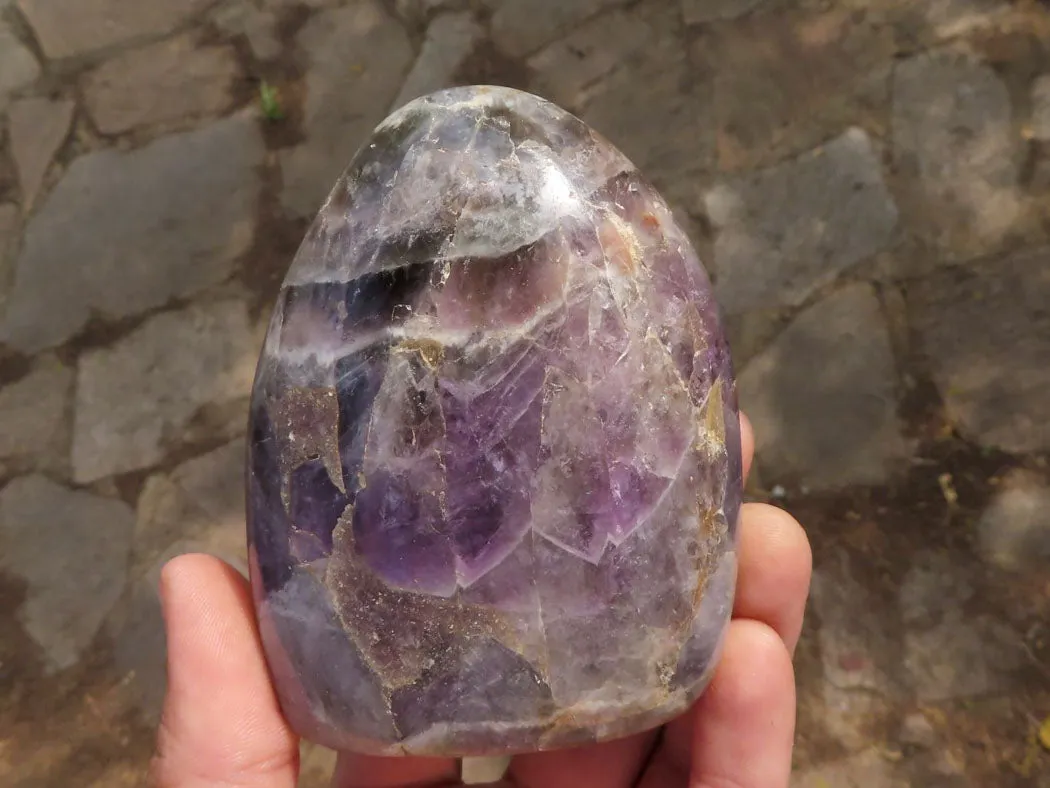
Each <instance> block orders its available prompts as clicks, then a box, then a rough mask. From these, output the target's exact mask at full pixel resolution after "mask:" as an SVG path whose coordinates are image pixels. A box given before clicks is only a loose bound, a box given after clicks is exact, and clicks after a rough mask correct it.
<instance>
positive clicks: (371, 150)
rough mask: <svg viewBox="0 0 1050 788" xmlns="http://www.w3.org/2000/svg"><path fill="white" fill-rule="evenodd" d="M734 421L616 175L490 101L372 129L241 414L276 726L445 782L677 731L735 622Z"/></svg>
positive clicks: (457, 92)
mask: <svg viewBox="0 0 1050 788" xmlns="http://www.w3.org/2000/svg"><path fill="white" fill-rule="evenodd" d="M737 419H738V417H737V409H736V395H735V384H734V381H733V374H732V369H731V365H730V360H729V354H728V349H727V346H726V341H725V337H724V334H723V331H722V328H721V325H720V321H719V316H718V309H717V307H716V305H715V303H714V301H713V295H712V291H711V286H710V283H709V280H708V278H707V275H706V273H705V272H704V270H703V267H702V266H701V264H700V262H699V260H698V258H697V256H696V254H695V252H694V251H693V248H692V246H691V245H690V243H689V241H688V239H687V238H686V236H685V234H684V233H683V231H682V230H681V228H680V227H679V226H678V225H677V224H676V223H675V221H674V218H673V217H672V215H671V212H670V210H669V209H668V207H667V205H666V204H665V202H664V201H663V199H662V198H661V197H660V195H659V194H658V193H657V192H656V191H655V189H654V188H653V187H652V186H651V185H650V184H649V183H648V182H647V181H646V180H645V178H644V177H643V176H642V175H641V174H640V173H639V172H638V171H637V170H636V169H635V168H634V167H633V166H632V165H631V163H630V162H629V161H628V160H627V159H626V158H624V156H623V155H622V154H621V153H619V152H618V151H617V150H616V149H615V148H614V147H613V146H612V145H610V144H609V143H608V142H607V141H606V140H604V139H603V138H602V137H600V136H599V135H598V134H597V133H595V132H594V131H592V130H591V129H589V128H588V127H587V126H586V125H585V124H583V123H582V122H581V121H580V120H578V119H577V118H575V117H573V116H572V115H570V114H568V113H566V112H564V111H563V110H561V109H559V108H558V107H556V106H554V105H552V104H550V103H548V102H546V101H543V100H542V99H539V98H537V97H535V96H531V95H529V94H526V93H521V92H518V91H513V90H509V89H503V88H491V87H472V88H457V89H453V90H448V91H442V92H439V93H436V94H432V95H430V96H427V97H424V98H422V99H418V100H416V101H414V102H412V103H410V104H408V105H406V106H405V107H403V108H402V109H400V110H399V111H397V112H395V113H394V114H393V115H391V116H390V117H389V118H388V119H387V120H386V121H384V122H383V123H382V124H381V125H380V126H379V127H378V128H377V129H376V130H375V132H374V134H373V136H372V137H371V139H370V140H369V141H368V142H367V143H366V144H365V145H364V146H363V147H362V149H361V150H360V151H359V152H358V154H357V155H356V157H355V158H354V159H353V161H352V162H351V164H350V166H349V167H348V169H347V170H346V171H345V172H344V173H343V175H342V176H341V177H340V178H339V179H338V182H337V183H336V185H335V187H334V189H333V190H332V192H331V195H330V196H329V198H328V200H327V201H326V203H325V205H324V207H323V208H322V210H321V212H320V214H319V215H318V216H317V218H316V220H315V221H314V223H313V225H312V226H311V227H310V229H309V231H308V233H307V236H306V238H305V240H304V241H303V244H302V246H301V248H300V250H299V252H298V253H297V255H296V257H295V260H294V261H293V263H292V265H291V268H290V270H289V272H288V275H287V278H286V279H285V282H284V284H283V286H282V289H281V293H280V297H279V300H278V303H277V304H276V306H275V309H274V312H273V317H272V320H271V323H270V327H269V331H268V334H267V338H266V343H265V347H264V348H263V352H262V356H261V359H260V362H259V367H258V372H257V376H256V382H255V387H254V391H253V395H252V400H251V427H250V441H249V456H248V511H249V522H248V529H249V542H250V546H251V569H252V573H251V574H252V584H253V590H254V594H255V601H256V608H257V612H258V616H259V620H260V626H261V630H262V634H263V641H264V646H265V648H266V652H267V657H268V660H269V663H270V666H271V670H272V673H273V676H274V680H275V683H276V687H277V691H278V694H279V697H280V700H281V704H282V707H283V709H284V712H285V714H286V715H287V717H288V718H289V720H290V721H291V723H292V724H293V726H294V727H295V728H296V729H297V730H298V731H299V732H300V733H301V734H302V735H304V736H306V737H307V738H310V739H313V740H314V741H317V742H319V743H321V744H325V745H327V746H329V747H334V748H340V749H352V750H357V751H362V752H372V753H385V754H431V755H457V756H458V755H479V754H497V753H509V752H520V751H528V750H536V749H545V748H553V747H561V746H569V745H576V744H585V743H588V742H594V741H600V740H604V739H608V738H614V737H618V736H623V735H627V734H630V733H633V732H635V731H638V730H642V729H645V728H648V727H652V726H655V725H658V724H660V723H662V722H664V721H666V720H667V719H669V718H670V717H672V716H674V715H676V714H679V713H681V712H682V711H684V710H685V708H686V707H687V706H688V705H689V704H690V703H691V702H692V701H693V700H694V699H695V698H696V697H697V695H698V694H699V693H700V692H701V691H702V689H703V688H704V686H705V685H706V683H707V681H708V678H709V676H710V674H711V671H712V669H713V667H714V664H715V661H716V659H717V655H718V652H719V647H720V643H721V640H722V637H723V633H724V630H725V627H726V624H727V622H728V619H729V615H730V612H731V610H732V599H733V587H734V584H735V576H736V521H737V515H738V512H739V508H740V497H741V489H740V487H741V478H740V475H741V460H740V437H739V425H738V420H737Z"/></svg>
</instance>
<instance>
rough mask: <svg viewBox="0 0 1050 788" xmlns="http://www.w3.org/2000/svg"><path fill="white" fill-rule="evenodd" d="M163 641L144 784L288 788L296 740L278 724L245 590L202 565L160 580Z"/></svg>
mask: <svg viewBox="0 0 1050 788" xmlns="http://www.w3.org/2000/svg"><path fill="white" fill-rule="evenodd" d="M160 594H161V603H162V605H163V609H164V620H165V627H166V631H167V639H168V692H167V696H166V697H165V700H164V712H163V715H162V717H161V724H160V731H159V733H158V736H157V755H156V757H155V758H154V762H153V779H154V783H155V784H156V785H157V786H158V788H226V786H237V787H238V788H294V786H295V784H296V775H297V773H298V770H299V748H298V742H297V740H296V737H295V735H294V734H293V733H292V731H291V730H290V729H289V727H288V724H287V723H286V722H285V720H284V717H283V716H282V715H281V711H280V707H279V706H278V704H277V698H276V696H275V694H274V691H273V688H272V686H271V683H270V677H269V673H268V671H267V668H266V662H265V659H264V657H263V652H262V646H261V644H260V641H259V633H258V629H257V627H256V623H255V616H254V613H253V611H252V601H251V594H250V591H249V588H248V583H247V581H246V580H245V579H244V578H243V577H242V576H241V575H240V574H238V573H237V571H236V570H234V569H233V567H231V566H229V565H228V564H226V563H223V562H222V561H220V560H219V559H217V558H212V557H211V556H206V555H185V556H180V557H178V558H175V559H173V560H172V561H170V562H169V563H168V564H167V565H166V566H165V567H164V570H163V572H162V573H161V581H160Z"/></svg>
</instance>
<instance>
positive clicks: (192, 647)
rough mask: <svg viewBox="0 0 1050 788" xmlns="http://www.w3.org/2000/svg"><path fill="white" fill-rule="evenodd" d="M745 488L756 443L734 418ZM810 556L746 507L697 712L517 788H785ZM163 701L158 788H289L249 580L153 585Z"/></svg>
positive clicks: (221, 576)
mask: <svg viewBox="0 0 1050 788" xmlns="http://www.w3.org/2000/svg"><path fill="white" fill-rule="evenodd" d="M741 421H742V425H741V426H742V429H741V435H742V440H743V444H744V446H743V449H744V450H743V454H744V472H745V475H746V473H747V471H748V469H749V467H750V464H751V457H752V454H753V450H754V440H753V436H752V432H751V428H750V425H749V424H748V422H747V420H746V419H745V418H742V419H741ZM811 561H812V559H811V554H810V548H809V543H808V541H807V540H806V536H805V533H804V532H803V530H802V528H801V526H800V525H799V524H798V523H797V522H796V521H795V520H794V519H793V518H792V517H790V516H789V515H788V514H787V513H785V512H784V511H782V510H780V509H777V508H774V507H772V506H767V505H765V504H745V505H744V507H743V509H742V515H741V528H740V550H739V574H738V580H737V590H736V600H735V603H734V607H733V621H732V623H731V624H730V625H729V630H728V633H727V635H726V642H725V647H724V650H723V653H722V658H721V661H720V662H719V664H718V667H717V669H716V671H715V675H714V678H713V679H712V681H711V684H710V685H709V686H708V688H707V690H706V691H705V692H704V694H703V695H702V696H701V697H700V699H699V700H698V701H697V702H696V704H694V706H693V707H692V708H691V709H690V710H689V711H688V712H687V713H686V714H684V715H682V716H681V717H679V718H677V719H675V720H672V721H671V722H670V723H668V724H667V725H665V726H663V728H661V729H660V730H659V731H649V732H646V733H641V734H637V735H635V736H631V737H629V738H626V739H619V740H616V741H611V742H605V743H602V744H598V745H593V746H590V747H583V748H579V749H572V750H560V751H554V752H545V753H534V754H528V755H519V756H516V757H515V758H514V759H513V760H512V761H511V765H510V767H509V769H508V771H507V774H506V776H505V778H504V782H503V783H501V785H504V786H514V787H515V788H628V786H638V787H639V788H678V787H679V786H682V788H685V786H689V788H786V787H787V785H788V779H789V775H790V771H791V753H792V747H793V742H794V731H795V680H794V671H793V669H792V665H791V654H792V652H793V651H794V649H795V645H796V643H797V642H798V638H799V633H800V632H801V629H802V619H803V613H804V610H805V604H806V598H807V596H808V592H809V581H810V571H811ZM161 599H162V602H163V607H164V617H165V621H166V627H167V637H168V692H167V697H166V698H165V702H164V713H163V717H162V721H161V726H160V731H159V734H158V738H157V755H156V757H155V759H154V763H153V777H154V780H155V782H156V784H157V786H158V788H233V787H234V786H236V787H237V788H294V786H295V785H296V783H297V776H298V768H299V762H298V759H299V742H298V739H297V737H296V736H295V734H294V733H293V732H292V731H291V729H290V728H289V727H288V724H287V722H285V720H284V717H283V716H282V714H281V711H280V707H279V706H278V703H277V698H276V695H275V694H274V690H273V687H272V685H271V683H270V678H269V674H268V672H267V667H266V662H265V660H264V657H263V651H262V645H261V643H260V640H259V633H258V629H257V627H256V623H255V615H254V612H253V609H252V600H251V591H250V588H249V586H248V583H247V581H246V580H245V579H244V578H243V577H242V576H241V575H240V574H239V573H238V572H237V571H236V570H234V569H233V568H232V567H230V566H229V565H227V564H225V563H223V562H222V561H219V560H218V559H216V558H212V557H210V556H204V555H186V556H181V557H179V558H176V559H174V560H172V561H171V562H170V563H168V565H167V566H166V567H165V568H164V571H163V573H162V576H161ZM458 784H459V762H458V761H457V760H455V759H446V758H379V757H374V756H365V755H357V754H354V753H342V754H341V755H340V757H339V761H338V765H337V768H336V775H335V776H334V778H333V785H334V786H336V788H395V787H396V786H415V788H431V787H432V788H439V787H440V788H446V786H455V785H458Z"/></svg>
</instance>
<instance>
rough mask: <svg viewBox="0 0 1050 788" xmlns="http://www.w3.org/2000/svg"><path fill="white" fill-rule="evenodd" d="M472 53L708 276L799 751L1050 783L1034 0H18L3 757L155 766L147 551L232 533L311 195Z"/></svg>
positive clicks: (6, 261) (5, 196)
mask: <svg viewBox="0 0 1050 788" xmlns="http://www.w3.org/2000/svg"><path fill="white" fill-rule="evenodd" d="M263 82H264V83H265V84H266V85H268V86H272V87H273V88H275V89H276V90H277V92H278V95H279V112H275V111H273V110H274V108H273V107H270V111H269V112H267V111H266V108H265V107H264V106H263V104H262V102H260V99H259V89H260V83H263ZM481 82H488V83H496V84H505V85H510V86H513V87H520V88H526V89H529V90H532V91H534V92H538V93H540V94H542V95H545V96H547V97H549V98H551V99H553V100H555V101H557V102H559V103H561V104H563V105H564V106H566V107H567V108H569V109H571V110H573V111H575V112H577V113H578V114H580V115H581V117H583V118H584V119H585V120H587V121H589V122H590V123H592V124H593V125H594V126H596V127H597V128H598V129H599V130H600V131H602V132H603V133H605V135H606V136H608V137H609V138H610V139H612V140H613V141H614V142H615V143H616V144H618V145H619V146H621V147H622V149H623V150H624V151H625V152H626V153H627V154H628V155H629V156H630V157H631V158H632V159H634V160H635V162H636V163H637V164H638V165H639V166H640V167H641V168H642V169H643V170H644V171H645V172H646V173H647V174H648V175H649V176H650V177H651V178H652V179H653V180H654V181H655V182H656V183H657V185H658V186H659V187H660V188H661V189H662V190H663V191H664V193H665V195H666V196H667V197H668V199H669V200H670V201H671V202H672V203H673V205H674V207H675V210H676V212H677V213H678V215H679V217H680V219H681V221H682V222H683V223H684V224H685V226H687V227H688V229H689V231H690V233H691V235H692V237H693V239H694V241H695V243H696V244H697V246H698V248H699V249H700V251H701V254H702V256H703V258H704V259H705V261H706V262H707V263H708V265H709V266H710V269H711V271H712V272H713V274H714V275H715V277H716V280H717V290H718V293H719V296H720V299H721V301H722V303H723V305H724V307H725V310H726V314H727V318H728V321H729V325H730V330H731V340H732V343H733V347H734V352H735V357H736V361H737V365H738V369H739V372H740V389H741V397H742V404H743V406H744V408H745V409H746V410H747V412H748V413H749V414H750V416H751V418H752V420H753V422H754V424H755V427H756V431H757V434H758V455H757V472H756V474H755V479H754V482H753V484H752V489H751V490H750V494H751V496H752V497H753V498H755V499H761V500H772V501H775V502H779V503H781V504H782V505H784V506H786V507H787V508H789V509H790V510H791V511H792V512H793V513H795V514H796V515H797V516H798V517H799V518H800V519H801V520H802V522H803V523H804V524H805V525H806V526H807V528H808V530H809V532H810V535H811V538H812V541H813V544H814V550H815V558H816V575H815V582H814V589H813V597H812V603H811V607H810V613H809V618H808V625H807V630H806V633H805V636H804V638H803V642H802V644H801V647H800V650H799V655H798V658H797V667H798V676H799V682H800V696H799V697H800V727H799V746H798V754H797V784H798V785H799V786H806V787H809V788H818V787H820V788H823V787H825V786H832V787H837V786H865V788H879V787H880V786H898V785H899V786H907V785H928V786H952V787H954V786H967V785H981V786H984V785H996V786H1004V787H1009V786H1033V785H1034V786H1048V785H1050V753H1047V752H1045V751H1043V750H1041V749H1040V747H1039V745H1038V744H1037V742H1036V738H1035V730H1036V728H1037V727H1038V724H1039V722H1040V721H1041V720H1042V719H1043V718H1045V717H1047V716H1048V715H1050V623H1048V622H1050V514H1048V512H1050V467H1048V457H1050V393H1048V392H1050V9H1048V7H1047V5H1046V4H1045V3H1041V2H1036V0H1016V1H1015V2H1007V0H924V2H921V3H919V2H912V1H911V0H870V1H867V0H633V1H632V0H532V1H531V2H525V0H471V1H470V2H468V0H460V1H459V2H456V0H344V1H343V2H340V1H339V0H187V1H186V2H181V3H169V2H155V1H153V0H0V116H2V125H0V129H2V132H0V133H2V136H0V485H2V488H0V742H2V746H0V784H3V785H11V786H52V785H53V786H67V785H78V786H85V787H88V786H98V787H99V788H101V787H102V786H105V787H106V788H111V787H112V786H124V785H127V786H133V785H140V784H142V782H143V775H144V768H145V764H146V763H147V761H148V757H149V754H150V750H151V747H152V726H153V725H155V723H156V719H157V711H158V704H159V700H160V697H161V695H162V692H163V661H162V660H163V647H164V643H163V633H162V630H161V629H160V623H159V608H158V605H157V600H156V595H155V592H154V587H155V582H156V577H157V573H158V571H159V567H160V565H161V564H162V562H163V561H164V560H165V559H166V558H168V557H170V556H172V555H174V554H177V553H178V552H182V551H185V550H191V549H192V550H207V551H211V552H215V553H217V554H219V555H221V556H223V557H226V558H227V559H228V560H231V561H232V562H234V563H235V564H236V563H243V555H242V551H243V547H242V542H243V502H242V491H241V486H240V484H241V482H240V475H241V474H240V462H241V451H242V440H243V429H244V419H245V416H244V414H245V412H246V410H245V404H246V397H247V394H248V390H249V387H250V383H251V376H252V371H253V368H254V363H255V356H256V353H257V351H258V348H259V345H260V343H261V332H262V330H263V321H264V320H265V319H266V317H267V310H268V308H269V305H270V301H271V299H272V298H273V296H274V294H275V293H276V290H277V287H278V285H279V281H280V278H281V276H282V275H283V272H284V268H285V267H286V266H287V264H288V262H289V261H290V259H291V255H292V253H293V252H294V250H295V248H296V246H297V244H298V240H299V238H300V237H301V235H302V233H303V230H304V229H305V224H306V222H307V221H308V219H309V217H310V215H311V213H312V212H313V211H314V210H316V207H317V206H318V204H319V202H320V201H321V199H322V198H323V197H324V195H325V193H326V192H327V190H328V188H329V186H330V185H331V182H332V181H333V180H334V178H335V175H336V174H337V173H338V172H339V170H341V168H342V167H343V166H344V165H345V163H346V162H347V160H348V159H349V157H350V156H351V155H352V153H353V152H354V150H355V149H356V147H357V145H358V144H359V143H360V142H361V140H362V139H363V138H364V137H365V136H366V135H367V134H368V132H369V131H370V130H371V128H372V127H373V126H374V125H375V124H376V123H377V122H378V121H379V120H380V119H381V118H382V117H384V116H385V115H386V114H387V113H388V111H389V110H391V109H392V108H393V107H395V106H397V105H399V104H400V103H402V102H404V101H406V100H408V99H410V98H412V97H414V96H416V95H419V94H421V93H424V92H427V91H429V90H432V89H436V88H439V87H442V86H446V85H452V84H470V83H481ZM277 114H279V115H280V116H281V117H280V118H275V117H267V115H271V116H272V115H277ZM330 760H331V758H330V754H328V753H325V752H323V751H319V750H309V751H308V752H307V758H306V764H307V768H306V773H305V774H304V785H322V784H325V782H324V778H323V775H324V772H325V770H326V769H327V768H328V767H329V765H330Z"/></svg>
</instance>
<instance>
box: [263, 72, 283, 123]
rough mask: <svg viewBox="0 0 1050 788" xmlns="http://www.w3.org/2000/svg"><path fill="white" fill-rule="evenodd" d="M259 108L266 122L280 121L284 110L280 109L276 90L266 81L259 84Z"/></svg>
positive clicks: (279, 100) (279, 98)
mask: <svg viewBox="0 0 1050 788" xmlns="http://www.w3.org/2000/svg"><path fill="white" fill-rule="evenodd" d="M259 106H260V107H261V108H262V113H263V117H264V118H266V119H267V120H281V119H283V118H284V110H282V109H281V97H280V94H278V92H277V88H276V87H275V86H273V85H271V84H270V83H269V82H267V81H266V80H263V81H262V82H260V83H259Z"/></svg>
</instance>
